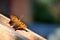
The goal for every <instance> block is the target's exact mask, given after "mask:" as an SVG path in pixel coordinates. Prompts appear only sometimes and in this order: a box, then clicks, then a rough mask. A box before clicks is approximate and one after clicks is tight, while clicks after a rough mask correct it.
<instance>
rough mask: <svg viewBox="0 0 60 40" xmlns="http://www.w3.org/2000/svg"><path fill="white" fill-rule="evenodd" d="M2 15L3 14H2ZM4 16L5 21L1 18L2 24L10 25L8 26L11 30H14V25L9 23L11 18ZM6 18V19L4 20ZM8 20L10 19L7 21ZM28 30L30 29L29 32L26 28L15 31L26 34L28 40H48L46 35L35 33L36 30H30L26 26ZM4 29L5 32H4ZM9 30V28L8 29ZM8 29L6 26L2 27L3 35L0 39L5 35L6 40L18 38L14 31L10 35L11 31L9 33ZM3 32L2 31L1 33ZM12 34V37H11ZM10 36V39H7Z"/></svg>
mask: <svg viewBox="0 0 60 40" xmlns="http://www.w3.org/2000/svg"><path fill="white" fill-rule="evenodd" d="M1 17H2V16H1ZM2 18H3V21H1V20H0V23H1V24H3V25H5V26H6V27H8V28H10V30H13V28H12V26H10V25H9V21H10V19H9V18H7V17H5V16H4V17H2ZM4 20H5V21H4ZM7 20H8V21H7ZM6 21H7V22H6ZM3 30H4V31H3ZM26 30H28V32H26V31H24V30H17V31H15V32H16V33H18V34H19V35H22V36H24V37H25V38H27V39H28V40H46V39H45V38H44V37H42V36H40V35H38V34H36V33H34V32H32V31H31V30H29V29H27V28H26ZM2 31H3V32H2ZM7 31H8V30H7ZM7 31H6V30H5V29H4V28H2V29H1V28H0V35H1V34H2V33H3V34H4V35H3V34H2V37H1V36H0V39H1V40H3V37H4V40H5V39H6V40H8V39H9V40H10V39H11V40H16V36H15V35H14V33H13V34H12V35H10V34H9V33H10V32H9V31H8V33H7ZM1 32H2V33H1ZM6 35H8V36H6ZM10 36H11V37H10ZM7 38H8V39H7Z"/></svg>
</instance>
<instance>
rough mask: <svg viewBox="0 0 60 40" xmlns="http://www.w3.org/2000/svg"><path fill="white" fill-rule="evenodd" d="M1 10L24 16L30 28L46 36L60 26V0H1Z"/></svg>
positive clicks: (19, 16) (3, 12)
mask: <svg viewBox="0 0 60 40" xmlns="http://www.w3.org/2000/svg"><path fill="white" fill-rule="evenodd" d="M0 12H1V13H2V14H4V15H5V16H7V17H9V16H10V15H16V16H17V17H18V18H21V17H22V16H24V18H23V21H24V22H26V23H27V25H28V28H29V29H31V30H32V31H34V32H36V33H37V34H39V35H42V36H43V37H45V38H47V37H48V35H49V34H50V33H52V32H53V31H54V30H55V28H57V27H58V26H60V0H0Z"/></svg>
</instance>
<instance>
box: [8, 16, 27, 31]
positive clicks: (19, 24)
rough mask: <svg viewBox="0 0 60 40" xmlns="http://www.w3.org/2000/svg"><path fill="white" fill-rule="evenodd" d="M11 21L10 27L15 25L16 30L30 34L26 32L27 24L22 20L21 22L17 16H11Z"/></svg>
mask: <svg viewBox="0 0 60 40" xmlns="http://www.w3.org/2000/svg"><path fill="white" fill-rule="evenodd" d="M10 19H11V21H10V22H9V23H10V25H11V26H12V25H13V28H14V29H15V31H16V30H25V31H26V32H28V31H27V30H26V28H27V26H26V25H25V23H23V22H22V21H21V20H19V19H18V18H17V17H16V16H14V15H11V16H10Z"/></svg>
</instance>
